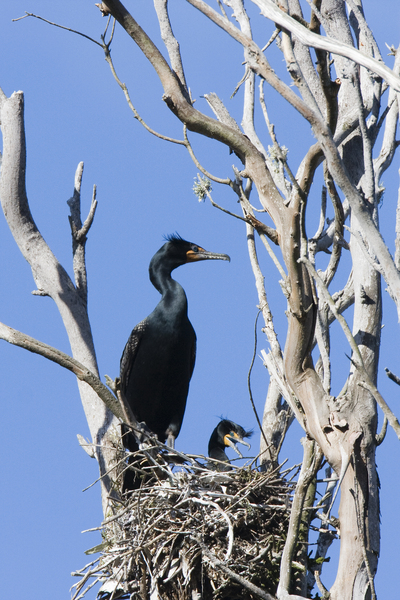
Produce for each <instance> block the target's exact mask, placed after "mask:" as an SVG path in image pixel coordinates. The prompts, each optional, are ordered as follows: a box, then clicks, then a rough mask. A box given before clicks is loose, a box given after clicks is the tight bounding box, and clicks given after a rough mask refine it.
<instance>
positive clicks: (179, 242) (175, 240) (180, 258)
mask: <svg viewBox="0 0 400 600" xmlns="http://www.w3.org/2000/svg"><path fill="white" fill-rule="evenodd" d="M165 239H166V240H167V241H166V243H165V244H164V246H163V247H162V248H160V250H159V252H161V251H163V253H164V255H165V256H166V257H168V259H169V260H170V261H171V263H173V264H174V265H175V266H174V267H173V268H174V269H175V268H176V267H179V266H180V265H184V264H186V263H191V262H197V261H200V260H228V261H230V260H231V259H230V257H229V256H228V255H227V254H217V253H216V252H209V251H208V250H204V248H202V247H201V246H198V245H197V244H193V243H192V242H187V241H186V240H184V239H183V238H181V236H180V235H178V234H177V233H175V234H172V235H169V236H166V238H165Z"/></svg>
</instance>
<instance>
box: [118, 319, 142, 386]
mask: <svg viewBox="0 0 400 600" xmlns="http://www.w3.org/2000/svg"><path fill="white" fill-rule="evenodd" d="M146 326H147V319H143V321H141V322H140V323H138V324H137V325H136V327H135V328H134V329H133V330H132V333H131V335H130V336H129V339H128V341H127V342H126V344H125V348H124V351H123V353H122V356H121V363H120V380H121V392H122V394H123V395H125V391H126V388H127V387H128V383H129V378H130V375H131V371H132V367H133V364H134V362H135V358H136V355H137V351H138V348H139V344H140V340H141V339H142V337H143V335H144V333H145V331H146Z"/></svg>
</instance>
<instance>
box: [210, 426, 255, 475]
mask: <svg viewBox="0 0 400 600" xmlns="http://www.w3.org/2000/svg"><path fill="white" fill-rule="evenodd" d="M252 435H253V432H252V431H246V430H245V429H243V427H241V426H240V425H238V424H237V423H234V422H233V421H229V420H228V419H223V420H222V421H220V422H219V423H218V425H217V426H216V428H215V429H214V431H213V432H212V434H211V437H210V441H209V442H208V456H209V457H210V458H214V459H216V460H219V461H223V462H227V463H229V458H228V456H227V454H226V452H225V448H227V447H228V446H230V447H231V448H233V449H234V450H235V452H236V453H237V454H238V455H239V456H240V457H241V458H242V455H241V453H240V451H239V449H238V447H237V446H236V444H238V443H239V444H243V445H244V446H247V447H248V448H250V444H248V443H247V442H245V441H244V438H249V437H251V436H252ZM213 468H214V469H215V470H216V471H228V470H229V469H230V467H229V466H228V465H222V464H219V463H214V464H213Z"/></svg>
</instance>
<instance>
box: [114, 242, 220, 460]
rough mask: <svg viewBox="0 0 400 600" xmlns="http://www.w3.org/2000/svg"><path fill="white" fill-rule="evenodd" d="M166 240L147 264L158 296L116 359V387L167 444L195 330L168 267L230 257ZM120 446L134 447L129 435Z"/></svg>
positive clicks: (179, 410)
mask: <svg viewBox="0 0 400 600" xmlns="http://www.w3.org/2000/svg"><path fill="white" fill-rule="evenodd" d="M166 239H167V242H166V243H165V244H164V245H163V246H162V247H161V248H160V249H159V250H158V252H156V254H155V255H154V256H153V258H152V259H151V261H150V266H149V274H150V281H151V283H152V284H153V285H154V287H155V288H156V289H157V290H158V291H159V292H160V294H161V295H162V298H161V300H160V302H159V303H158V304H157V306H156V308H155V309H154V310H153V312H152V313H151V314H150V315H149V316H148V317H146V318H145V319H144V320H143V321H141V322H140V323H139V324H138V325H136V327H135V328H134V329H133V331H132V333H131V335H130V337H129V339H128V342H127V344H126V346H125V349H124V352H123V354H122V358H121V375H120V390H121V394H122V396H123V398H124V400H125V401H126V402H127V403H128V404H129V406H130V407H131V409H132V412H133V414H134V416H135V417H136V419H137V420H138V421H139V422H143V421H144V422H145V423H146V425H147V427H148V428H149V429H150V430H151V431H152V432H154V433H155V434H156V435H157V437H158V439H159V440H160V441H161V442H163V443H164V442H165V441H166V440H167V443H168V445H169V446H170V447H172V448H173V447H174V440H175V438H176V437H177V436H178V434H179V431H180V429H181V425H182V420H183V415H184V412H185V406H186V398H187V395H188V390H189V382H190V378H191V377H192V373H193V368H194V362H195V357H196V334H195V331H194V329H193V327H192V324H191V323H190V321H189V319H188V315H187V299H186V294H185V292H184V290H183V288H182V286H181V285H179V283H178V282H177V281H175V280H174V279H172V277H171V272H172V271H173V270H174V269H176V268H177V267H180V266H181V265H184V264H185V263H190V262H197V261H200V260H208V259H221V260H228V261H229V260H230V258H229V256H227V255H226V254H215V253H214V252H207V251H206V250H204V249H203V248H201V247H200V246H198V245H197V244H192V243H191V242H187V241H185V240H183V239H182V238H181V237H180V236H178V235H171V236H168V237H167V238H166ZM125 445H126V447H127V448H128V449H130V450H131V451H134V450H135V449H136V450H137V444H136V443H135V442H134V440H133V439H132V436H130V435H126V436H125Z"/></svg>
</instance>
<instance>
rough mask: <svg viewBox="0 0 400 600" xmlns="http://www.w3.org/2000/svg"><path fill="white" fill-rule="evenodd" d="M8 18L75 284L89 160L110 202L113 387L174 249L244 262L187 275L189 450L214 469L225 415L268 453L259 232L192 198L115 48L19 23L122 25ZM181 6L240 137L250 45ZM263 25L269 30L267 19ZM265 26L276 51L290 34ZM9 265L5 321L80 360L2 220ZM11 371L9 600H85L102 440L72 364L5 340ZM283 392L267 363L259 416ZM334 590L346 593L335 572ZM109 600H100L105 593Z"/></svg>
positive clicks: (390, 473) (390, 493) (205, 73)
mask: <svg viewBox="0 0 400 600" xmlns="http://www.w3.org/2000/svg"><path fill="white" fill-rule="evenodd" d="M4 4H5V6H3V7H2V13H1V35H0V53H1V57H2V58H1V61H0V86H1V87H2V88H3V90H4V91H5V93H6V94H7V95H11V93H12V92H13V91H15V90H23V91H24V93H25V119H26V135H27V148H28V162H27V189H28V197H29V200H30V206H31V210H32V212H33V215H34V218H35V220H36V223H37V225H38V227H39V229H40V231H41V233H42V234H43V236H44V238H45V239H46V241H47V242H48V244H49V245H50V247H51V249H52V250H53V252H54V253H55V255H56V256H57V258H58V259H59V260H60V262H61V263H62V264H63V266H64V267H65V268H66V269H67V271H68V272H69V273H70V275H72V261H71V237H70V230H69V223H68V218H67V214H68V207H67V204H66V201H67V200H68V199H69V198H70V196H71V195H72V191H73V182H74V173H75V169H76V167H77V165H78V163H79V161H84V163H85V171H84V180H83V198H82V210H83V216H86V213H87V211H88V210H89V206H90V198H91V193H92V186H93V184H96V185H97V189H98V201H99V205H98V210H97V214H96V217H95V221H94V225H93V228H92V230H91V232H90V236H89V241H88V244H87V266H88V276H89V311H90V320H91V324H92V329H93V334H94V339H95V344H96V350H97V357H98V361H99V366H100V373H101V374H102V376H104V374H105V373H107V374H108V375H110V376H111V377H113V378H114V377H116V376H117V375H118V371H119V359H120V356H121V353H122V350H123V347H124V344H125V342H126V340H127V337H128V335H129V333H130V331H131V329H132V328H133V326H134V325H135V324H136V323H137V322H139V321H140V320H141V319H142V318H143V317H144V316H146V315H147V314H148V313H149V312H150V311H151V310H152V308H153V307H154V305H155V304H156V303H157V302H158V299H159V296H158V293H157V292H156V291H155V290H154V288H153V287H152V285H151V284H150V282H149V280H148V263H149V260H150V258H151V256H152V255H153V254H154V252H155V251H156V250H157V249H158V248H159V247H160V246H161V245H162V243H163V235H164V234H168V233H172V232H174V231H177V232H179V233H180V234H181V235H182V236H183V237H185V238H186V239H189V240H190V241H193V242H196V243H198V244H200V245H202V246H204V247H205V248H206V249H209V250H214V251H216V252H224V253H227V254H229V255H230V256H231V263H230V264H228V263H225V262H204V263H200V264H198V265H187V266H185V267H182V268H180V269H179V270H178V271H176V273H175V276H176V278H177V279H178V280H179V281H180V283H181V284H182V285H183V287H184V288H185V290H186V292H187V295H188V299H189V312H190V318H191V321H192V323H193V325H194V327H195V329H196V332H197V336H198V355H197V363H196V369H195V374H194V376H193V380H192V383H191V388H190V396H189V400H188V406H187V411H186V415H185V420H184V425H183V428H182V432H181V434H180V436H179V438H178V440H177V447H178V448H179V449H180V450H183V451H187V452H192V453H202V454H205V453H206V451H207V443H208V438H209V436H210V433H211V431H212V429H213V428H214V426H215V425H216V423H217V421H218V417H219V416H221V415H223V416H226V417H229V418H230V419H232V420H234V421H236V422H238V423H240V424H241V425H243V426H244V427H246V428H254V431H255V435H254V437H253V448H252V450H253V451H254V453H257V448H258V443H259V439H258V438H259V435H258V433H257V426H256V421H255V418H254V415H253V412H252V409H251V406H250V402H249V399H248V391H247V373H248V368H249V365H250V362H251V358H252V353H253V346H254V320H255V317H256V314H257V295H256V290H255V286H254V279H253V275H252V273H251V271H250V268H249V262H248V256H247V250H246V239H245V232H244V227H243V224H242V223H241V222H240V221H238V220H235V219H231V218H229V217H227V216H226V215H224V214H222V213H221V212H219V211H218V210H216V209H215V208H212V207H211V206H210V204H209V203H207V202H205V203H199V202H198V201H197V199H196V197H195V196H194V194H193V192H192V185H193V180H194V177H195V176H196V174H197V169H196V167H195V166H194V165H193V163H192V162H191V160H190V158H189V156H188V155H187V154H186V153H185V150H184V149H183V148H182V147H178V146H173V145H171V144H168V143H166V142H163V141H160V140H158V139H156V138H154V137H152V136H151V135H150V134H148V133H147V132H146V131H145V130H144V129H143V128H142V127H141V126H140V124H139V123H138V122H137V121H136V120H135V119H133V117H132V114H131V112H130V110H129V108H128V106H127V104H126V102H125V99H124V96H123V94H122V92H121V90H120V89H119V88H118V86H117V84H116V83H115V81H114V80H113V78H112V76H111V73H110V70H109V67H108V65H107V64H106V62H105V60H104V57H103V54H102V50H101V49H100V48H99V47H98V46H96V45H94V44H92V43H90V42H88V41H87V40H85V39H83V38H82V37H79V36H76V35H73V34H71V33H67V32H65V31H61V30H59V29H56V28H54V27H50V26H49V25H46V24H45V23H43V22H40V21H38V20H35V19H25V20H23V21H19V22H16V23H13V22H12V21H11V20H12V19H13V18H16V17H20V16H22V15H23V14H24V11H29V12H35V13H36V14H40V15H41V16H43V17H45V18H47V19H49V20H52V21H56V22H58V23H60V24H63V25H65V26H69V27H71V28H73V29H77V30H80V31H82V32H84V33H86V34H88V35H90V36H92V37H94V38H95V39H99V38H100V34H101V33H102V32H103V28H104V26H105V23H106V20H105V19H102V18H101V16H100V13H99V12H98V10H97V9H96V7H95V6H94V3H93V2H85V3H83V2H78V1H77V0H73V1H72V2H69V3H64V2H54V0H52V1H50V0H13V2H7V3H4ZM173 4H174V7H173V8H174V10H173V11H172V15H173V18H174V31H175V33H176V35H177V37H178V39H179V41H180V43H181V49H182V53H183V55H184V62H185V68H186V75H187V78H188V82H189V85H190V87H191V92H192V95H193V97H194V98H196V106H197V107H198V108H199V109H200V110H204V111H206V110H207V108H206V102H205V100H204V99H202V97H201V96H202V95H203V94H204V93H208V92H211V91H214V92H216V93H217V94H218V95H219V96H220V97H221V98H222V99H223V100H224V102H225V103H226V104H227V106H228V107H229V109H230V111H231V113H232V114H233V115H234V116H235V117H236V119H237V120H238V122H240V120H241V116H240V111H241V93H240V92H239V94H238V95H237V96H236V97H235V98H234V99H233V100H230V99H229V97H230V95H231V93H232V91H233V90H234V88H235V86H236V84H237V82H238V81H239V80H240V79H241V77H242V74H243V67H242V66H241V62H242V60H243V59H242V50H241V48H240V47H239V46H238V45H237V44H236V43H235V42H233V41H231V40H230V39H228V38H227V37H226V36H225V35H224V34H223V33H222V32H220V31H219V30H217V29H215V28H214V27H212V26H211V25H210V24H209V23H208V22H207V21H206V20H205V19H204V18H202V17H201V16H200V15H199V14H198V13H197V12H196V11H195V10H194V9H193V8H191V7H190V6H187V5H186V3H185V2H184V1H183V0H182V1H181V2H175V3H173ZM364 4H365V6H366V13H367V18H368V19H369V21H370V23H371V24H372V26H373V27H374V32H375V34H376V38H377V41H378V44H379V45H380V48H381V51H382V54H383V56H384V57H385V58H387V64H389V66H391V65H392V64H393V58H392V57H386V55H387V51H386V48H385V45H384V43H385V42H387V43H388V44H389V45H391V44H394V45H395V46H397V45H398V43H399V32H398V24H399V18H398V17H399V14H398V13H399V9H398V8H394V7H393V2H389V1H388V0H384V1H382V2H380V3H379V7H378V6H377V5H376V3H375V2H373V1H372V0H367V1H366V2H365V3H364ZM134 5H135V6H136V8H135V11H136V12H135V13H134V14H135V16H136V18H137V19H138V20H139V22H140V23H141V24H142V26H143V27H144V28H145V29H146V31H147V32H148V33H149V34H150V35H152V36H153V37H154V39H155V41H156V43H159V33H158V29H157V23H156V19H155V16H154V11H153V6H152V3H150V2H145V1H143V0H142V2H138V3H132V2H129V3H127V7H128V8H130V9H133V6H134ZM137 5H138V6H137ZM251 6H253V5H251ZM251 10H252V12H253V13H254V14H255V15H256V12H258V11H256V12H255V9H254V8H252V9H251ZM396 11H397V15H396V14H395V13H396ZM263 26H264V27H265V34H264V35H263V38H262V40H264V43H265V42H266V41H267V40H268V38H269V35H270V33H271V32H272V30H273V26H272V24H270V23H268V24H266V23H263ZM264 38H265V39H264ZM260 43H261V42H260ZM271 52H272V53H274V52H275V51H274V50H273V49H271ZM112 56H113V59H114V61H115V66H116V69H117V72H118V74H119V76H120V78H121V80H122V81H124V82H125V83H126V84H127V85H128V88H129V91H130V93H131V96H132V101H133V103H134V105H135V106H136V108H137V109H138V111H139V113H140V114H141V116H142V117H143V118H144V119H145V120H146V121H147V122H148V123H149V125H151V127H153V128H154V129H156V130H159V131H160V132H162V133H164V134H166V135H170V136H175V137H181V136H182V127H181V125H180V124H179V123H178V122H177V121H176V119H175V118H174V117H173V116H172V115H171V113H170V112H169V110H168V109H167V108H166V106H165V105H164V103H163V101H162V99H161V96H162V88H161V85H160V84H159V82H158V80H157V77H156V76H155V74H154V73H153V71H152V70H151V68H150V67H149V65H148V64H147V62H146V60H145V59H144V58H143V57H142V55H141V54H140V52H139V51H138V49H137V48H136V47H135V46H134V44H133V43H132V42H131V41H130V40H129V39H128V38H127V36H126V34H125V33H124V32H123V31H122V30H121V29H120V28H119V27H118V28H117V31H116V37H115V41H114V43H113V46H112ZM273 56H274V57H275V63H276V64H275V66H276V68H282V64H283V63H282V58H281V57H280V56H279V54H277V53H275V54H273ZM216 57H217V58H218V60H216ZM219 62H220V63H221V65H222V69H221V70H220V71H219V70H218V69H217V67H218V63H219ZM266 97H267V103H268V106H269V108H270V111H271V114H270V117H271V119H272V120H273V121H274V122H275V124H276V126H277V129H276V132H277V135H278V139H279V141H280V142H281V143H282V144H284V145H286V146H287V147H288V148H289V149H290V154H289V161H290V163H291V166H292V169H293V170H294V171H296V169H297V166H298V164H299V161H300V160H301V158H302V156H303V153H304V150H305V149H306V147H307V144H309V143H310V142H311V141H312V136H311V133H310V129H309V127H308V126H307V125H306V124H302V123H301V122H300V121H299V119H298V118H297V115H296V114H295V113H294V111H293V110H291V109H289V108H287V107H286V106H285V107H284V109H283V108H282V105H281V104H278V102H277V99H278V98H277V95H276V94H275V93H274V92H272V91H271V90H268V89H267V88H266ZM282 117H283V118H282ZM262 135H263V136H264V141H265V144H266V145H267V144H268V143H270V142H269V140H268V138H267V132H266V131H265V130H263V133H262ZM191 140H192V141H193V144H194V147H195V150H196V153H197V155H198V158H199V159H200V161H202V162H203V164H204V166H205V167H206V168H208V169H209V170H210V171H211V172H212V173H214V174H215V175H217V176H220V177H227V176H232V171H231V165H232V164H236V165H237V166H240V165H239V164H238V161H237V159H236V158H235V157H234V155H229V153H228V150H227V149H226V148H225V147H223V146H218V145H217V144H216V143H214V142H212V141H210V140H202V139H201V138H199V136H195V135H192V136H191ZM397 167H398V159H397ZM384 183H385V185H386V188H387V191H386V194H385V197H384V200H383V205H382V208H381V216H380V218H381V222H382V228H383V231H384V235H385V238H386V240H387V242H388V244H389V246H390V248H391V250H392V251H393V248H394V207H395V203H396V199H397V185H398V175H397V168H396V166H394V168H393V167H392V170H391V174H389V173H387V174H386V175H385V176H384ZM318 195H319V192H318V194H317V191H316V192H315V193H314V198H313V199H314V201H315V207H316V208H315V213H316V215H317V214H318V208H317V206H318V204H317V203H318V197H317V196H318ZM213 197H214V200H215V201H216V202H218V203H219V204H222V205H224V206H225V207H227V208H228V209H230V210H232V211H236V210H237V205H236V203H235V200H234V198H233V197H232V194H231V192H230V191H229V190H225V189H223V188H218V187H217V186H214V194H213ZM0 252H1V256H2V260H1V261H0V278H1V283H2V290H3V291H2V303H1V308H2V310H1V316H0V320H1V321H3V322H4V323H6V324H8V325H10V326H12V327H15V328H16V329H19V330H21V331H23V332H26V333H28V334H29V335H31V336H33V337H37V338H38V339H40V340H42V341H44V342H46V343H48V344H52V345H54V346H56V347H58V348H60V349H61V350H63V351H65V352H68V353H69V351H70V350H69V344H68V340H67V336H66V334H65V332H64V329H63V325H62V323H61V320H60V318H59V315H58V313H57V311H56V308H55V306H54V304H53V303H52V301H51V300H50V299H49V298H41V297H37V296H33V295H31V291H32V290H33V289H34V283H33V279H32V276H31V273H30V268H29V266H28V264H27V263H26V262H25V260H24V259H23V258H22V256H21V255H20V253H19V251H18V249H17V247H16V245H15V243H14V242H13V240H12V237H11V234H10V233H9V231H8V228H7V226H6V223H5V220H4V218H3V217H1V219H0ZM259 252H260V260H261V263H262V266H263V267H264V268H265V274H266V280H267V292H268V296H269V300H270V302H271V307H272V309H273V311H274V312H275V313H276V314H277V315H278V314H279V316H277V318H276V326H277V329H278V332H279V337H280V341H281V343H282V344H283V343H284V336H285V318H284V314H283V310H284V307H285V302H284V301H283V297H282V294H281V291H280V288H279V286H278V284H277V277H276V272H275V270H274V269H275V268H274V267H273V265H272V264H271V263H270V261H268V259H267V258H266V257H265V256H264V254H263V251H262V248H261V246H260V248H259ZM339 283H340V282H338V284H339ZM384 295H385V296H387V293H386V292H384ZM387 300H388V299H387V297H386V298H385V305H384V323H385V328H384V330H383V348H382V357H381V372H383V368H384V367H386V366H387V367H389V368H390V369H392V370H393V371H394V372H397V373H399V354H400V353H399V350H398V325H397V322H396V315H395V311H394V308H393V306H392V305H391V304H390V302H388V301H387ZM259 324H260V325H261V322H260V323H259ZM258 333H259V339H258V351H260V350H261V349H262V348H267V343H266V341H265V339H264V337H263V335H262V333H261V332H260V327H259V328H258ZM338 340H339V343H338V345H337V349H336V351H335V352H336V356H337V357H339V365H340V367H339V368H337V369H336V372H334V377H335V379H334V383H333V393H336V392H338V391H339V390H340V389H341V387H342V384H343V382H344V379H345V377H346V375H347V362H346V359H344V358H343V355H344V352H348V349H347V346H346V344H345V341H344V338H343V337H341V334H340V332H338ZM0 364H1V381H2V395H3V398H2V418H1V425H0V427H1V435H0V456H1V471H2V475H1V480H2V494H1V504H0V506H1V515H2V516H1V527H2V537H3V543H2V545H1V551H0V555H1V564H2V570H3V578H2V584H1V589H2V592H1V595H2V597H4V598H11V597H18V598H23V597H28V596H29V597H30V598H33V599H36V598H37V599H39V598H40V600H53V599H54V598H57V599H61V598H68V597H69V591H68V590H69V588H70V586H71V585H72V584H73V583H74V582H75V580H73V579H72V578H71V577H70V573H71V572H72V571H73V570H75V569H78V568H80V567H82V566H84V564H86V563H87V562H89V560H90V559H89V558H88V557H86V556H85V555H84V551H85V550H86V549H88V548H91V547H92V546H94V545H96V544H97V543H99V541H100V536H99V534H93V533H86V534H83V535H82V534H81V531H82V530H84V529H88V528H91V527H95V526H97V525H98V524H100V522H101V519H102V513H101V505H100V492H99V488H98V487H97V486H95V487H92V488H91V489H89V490H88V491H86V492H84V493H82V489H83V488H86V487H87V486H88V485H89V484H90V483H91V482H92V481H94V480H95V479H96V478H97V475H98V470H97V464H96V463H95V461H94V460H91V459H90V458H89V457H88V456H87V455H86V454H85V453H84V452H83V451H82V450H81V448H80V447H79V445H78V443H77V440H76V434H77V433H80V434H82V435H84V436H87V435H88V429H87V425H86V422H85V418H84V414H83V410H82V408H81V403H80V399H79V394H78V390H77V385H76V381H75V380H74V377H73V375H71V374H70V373H69V372H66V371H63V370H62V369H61V368H60V367H58V366H57V365H54V364H50V363H48V362H47V361H46V360H45V359H43V358H41V357H39V356H36V355H32V354H30V353H28V352H26V351H24V350H21V349H19V348H15V347H12V346H10V345H8V344H7V343H6V342H1V343H0ZM379 383H380V389H381V391H382V393H383V395H384V397H385V398H386V400H387V401H388V402H389V404H390V405H391V406H392V408H393V409H394V410H395V411H397V413H400V408H399V404H398V402H397V400H398V399H399V395H400V390H399V388H398V387H396V386H395V385H394V384H391V383H390V382H388V381H387V379H386V378H385V376H384V374H382V375H381V376H380V381H379ZM267 384H268V374H267V371H266V370H265V369H264V368H263V366H262V364H261V361H260V360H259V359H258V358H257V359H256V364H255V368H254V372H253V379H252V386H253V394H254V398H255V401H256V404H257V408H258V411H259V413H260V415H261V414H262V409H263V403H264V398H265V394H266V390H267ZM380 419H381V416H380ZM301 435H302V432H301V430H300V428H299V427H293V429H292V431H291V433H290V435H289V440H288V443H287V444H286V445H285V448H284V451H283V452H282V455H281V457H282V459H284V458H285V457H286V456H288V457H289V463H296V462H297V463H298V462H300V461H301V456H302V450H301V445H300V443H299V439H300V437H301ZM399 459H400V449H399V442H398V441H397V439H396V437H395V436H394V434H393V432H392V431H391V430H389V433H388V435H387V438H386V441H385V443H384V444H383V446H381V447H380V448H379V449H378V451H377V462H378V467H379V476H380V479H381V484H382V495H381V512H382V553H381V561H380V569H379V572H378V576H377V591H378V595H379V596H380V597H381V598H385V599H389V598H395V597H396V594H398V584H397V577H393V574H394V573H397V570H398V539H399V536H400V528H399V523H398V519H397V506H398V497H399V494H400V486H399V473H398V470H397V471H396V468H393V466H394V465H396V466H397V465H398V464H399V462H400V460H399ZM334 555H335V552H334ZM332 572H333V573H334V572H335V569H334V568H333V571H332ZM324 575H325V577H324V578H323V579H324V582H325V584H326V585H327V586H328V587H329V585H330V584H331V583H332V581H330V577H331V575H330V574H329V569H328V570H327V571H326V574H325V573H324ZM93 597H94V594H92V595H91V596H90V595H89V596H88V598H93Z"/></svg>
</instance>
